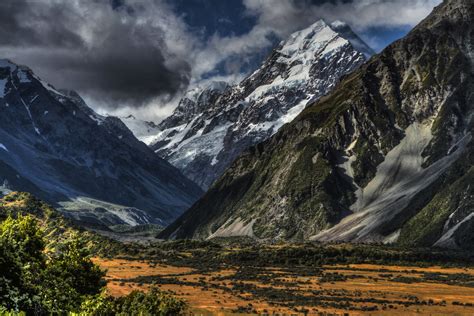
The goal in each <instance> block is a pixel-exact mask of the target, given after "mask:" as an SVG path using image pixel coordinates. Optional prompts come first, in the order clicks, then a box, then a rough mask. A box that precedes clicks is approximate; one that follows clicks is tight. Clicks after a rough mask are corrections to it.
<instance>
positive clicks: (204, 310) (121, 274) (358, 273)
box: [95, 249, 474, 316]
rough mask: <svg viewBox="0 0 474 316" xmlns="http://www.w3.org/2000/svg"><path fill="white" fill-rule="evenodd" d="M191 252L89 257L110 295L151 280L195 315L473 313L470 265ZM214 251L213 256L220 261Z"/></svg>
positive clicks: (473, 283)
mask: <svg viewBox="0 0 474 316" xmlns="http://www.w3.org/2000/svg"><path fill="white" fill-rule="evenodd" d="M232 251H234V250H233V249H225V250H222V252H232ZM210 254H212V255H215V253H214V254H213V253H212V252H211V253H210ZM193 255H194V254H193V251H190V252H187V251H185V250H183V251H181V252H180V254H179V255H178V256H177V257H180V258H181V259H180V260H177V261H176V262H173V260H170V259H169V257H167V258H164V259H159V260H156V259H152V258H140V259H136V258H121V259H118V258H108V259H105V258H96V259H95V261H96V263H98V264H99V265H100V266H101V267H102V268H104V269H107V280H108V286H107V288H108V291H109V293H110V294H111V295H114V296H121V295H125V294H128V293H129V292H131V291H132V290H133V289H147V288H148V287H150V286H151V285H152V284H156V285H158V286H159V288H160V289H163V290H168V291H172V292H174V293H175V295H177V296H178V297H181V298H184V299H185V300H186V301H187V302H188V304H189V306H190V309H191V310H192V311H193V312H194V314H195V315H206V316H207V315H222V316H224V315H225V316H229V315H236V314H240V315H242V314H243V315H253V314H261V315H266V314H268V315H319V314H320V313H330V314H336V315H344V314H350V315H359V314H377V315H411V314H420V313H421V314H443V315H445V314H459V315H473V314H474V268H473V267H469V268H465V267H456V266H449V267H448V266H446V267H441V266H439V265H438V266H431V265H420V264H416V265H409V264H407V265H386V264H367V263H347V264H337V263H334V264H323V265H318V266H310V265H306V264H304V263H303V264H301V265H299V264H295V265H291V264H290V265H275V266H271V265H267V264H261V265H260V264H258V262H257V261H255V264H248V262H247V264H240V262H236V264H235V265H233V264H222V263H219V264H214V263H209V264H208V263H206V262H197V261H193V260H190V261H187V260H183V258H184V259H185V258H186V256H188V257H192V256H193ZM217 258H218V256H216V262H217V261H220V259H217ZM209 262H213V261H212V260H211V261H209Z"/></svg>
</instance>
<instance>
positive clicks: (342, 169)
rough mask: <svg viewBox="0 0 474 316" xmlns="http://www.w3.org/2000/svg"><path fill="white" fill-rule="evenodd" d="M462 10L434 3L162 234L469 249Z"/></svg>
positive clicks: (462, 2) (468, 5)
mask: <svg viewBox="0 0 474 316" xmlns="http://www.w3.org/2000/svg"><path fill="white" fill-rule="evenodd" d="M473 13H474V2H472V1H467V0H450V1H445V2H444V3H443V4H442V5H440V6H438V7H437V8H436V9H435V10H434V11H433V13H432V14H431V15H430V16H429V17H427V18H426V19H425V20H424V21H422V22H421V23H420V24H419V25H418V26H417V27H416V28H414V29H413V30H412V31H411V32H410V33H409V34H408V35H407V36H406V37H405V38H403V39H401V40H399V41H396V42H394V43H393V44H391V45H390V46H389V47H387V48H386V49H385V50H384V51H383V52H381V53H380V54H378V55H376V56H374V57H372V58H371V59H370V60H369V61H368V62H367V63H366V64H364V65H363V66H362V67H360V68H359V69H358V70H356V71H354V72H353V73H351V74H349V75H347V76H345V77H344V79H343V80H342V81H341V82H340V83H339V84H338V85H337V87H336V88H335V89H334V90H333V91H332V92H331V93H329V94H328V95H326V96H324V97H322V98H320V99H319V100H318V101H315V102H312V103H311V104H310V105H308V106H307V107H306V108H305V109H304V110H303V112H302V113H301V114H300V115H298V116H297V117H296V118H295V119H294V120H293V121H292V122H291V123H289V124H287V125H285V126H284V127H283V128H281V129H280V130H279V132H278V133H276V134H275V135H274V136H272V137H271V138H270V139H268V140H267V141H265V142H263V143H260V144H258V145H257V146H254V147H251V148H250V149H249V150H248V151H246V152H244V153H243V154H242V155H241V156H240V157H239V158H238V159H236V160H235V162H234V163H233V164H232V165H231V166H230V168H228V169H227V171H226V172H225V174H224V175H223V176H222V177H221V178H220V179H219V180H217V181H216V183H215V184H214V185H213V186H212V187H211V188H210V190H209V191H208V192H207V193H206V194H205V195H204V197H203V198H201V199H200V200H199V201H198V202H197V203H195V204H194V205H193V207H192V208H191V209H190V210H188V211H187V212H186V213H185V214H184V215H183V216H182V217H181V218H180V219H178V220H177V221H176V222H175V223H174V224H172V225H170V226H169V227H168V228H167V229H166V230H165V231H164V232H163V233H162V235H161V236H162V237H171V238H184V237H186V238H189V237H194V238H196V237H197V238H212V237H219V236H221V237H222V236H242V235H245V236H252V237H254V238H259V239H283V240H307V239H312V240H318V241H322V242H333V241H351V242H384V243H399V244H402V245H410V246H413V245H416V246H443V247H454V248H463V249H471V250H472V249H473V247H474V246H473V245H474V229H473V227H474V215H473V210H474V185H473V183H474V142H473V133H474V92H473V91H474V70H473V67H472V65H473V62H474V58H473V55H472V47H473V46H472V42H473V38H474V23H473V22H474V14H473Z"/></svg>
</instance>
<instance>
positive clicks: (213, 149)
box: [147, 20, 371, 189]
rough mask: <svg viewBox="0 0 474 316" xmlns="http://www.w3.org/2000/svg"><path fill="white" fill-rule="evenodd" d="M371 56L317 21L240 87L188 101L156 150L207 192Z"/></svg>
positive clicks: (165, 127)
mask: <svg viewBox="0 0 474 316" xmlns="http://www.w3.org/2000/svg"><path fill="white" fill-rule="evenodd" d="M335 29H338V30H341V33H339V32H338V31H335ZM341 34H346V35H347V38H346V37H344V36H343V35H341ZM353 45H356V46H357V47H359V48H360V50H361V51H359V50H358V49H357V48H354V47H355V46H353ZM370 53H371V50H370V48H368V47H367V45H365V44H364V43H363V42H362V41H361V40H360V39H359V38H358V37H357V36H356V35H355V34H354V33H353V32H352V31H351V30H350V28H349V27H348V26H347V25H345V24H343V23H342V22H337V23H336V22H335V23H333V24H326V23H325V22H324V21H322V20H321V21H318V22H316V23H314V24H313V25H311V26H310V27H308V28H306V29H304V30H301V31H298V32H296V33H294V34H292V35H291V36H290V37H289V38H288V39H287V40H286V41H284V42H282V43H280V45H279V46H278V47H277V48H276V49H275V50H273V52H272V53H271V54H270V56H269V57H268V58H267V59H266V60H265V62H264V63H263V64H262V65H261V67H260V68H259V69H257V70H256V71H255V72H253V73H252V74H251V75H250V76H248V77H247V78H245V79H244V80H243V81H242V82H241V83H240V84H238V85H235V86H232V87H229V86H227V85H225V84H222V83H214V84H212V85H211V86H210V87H208V88H206V89H204V90H203V91H201V92H195V93H194V95H193V94H191V95H190V96H188V97H186V98H184V99H183V100H182V101H181V103H180V104H179V106H178V108H177V109H176V110H175V112H174V113H173V114H172V115H171V116H170V117H169V118H167V119H166V120H165V121H163V122H162V123H161V124H160V128H161V131H160V133H159V134H158V136H157V137H156V138H155V140H153V141H151V147H152V148H153V149H154V150H156V152H157V153H158V154H159V155H160V156H161V157H162V158H164V159H166V160H167V161H169V162H171V163H172V164H173V165H174V166H176V167H177V168H179V169H180V170H182V171H183V173H184V174H185V175H186V176H188V177H189V178H190V179H191V180H193V181H195V182H196V183H198V184H199V185H200V186H201V187H202V188H205V189H206V188H208V187H209V186H210V185H211V184H212V183H213V182H214V181H215V180H216V179H217V178H218V177H219V176H220V175H222V173H223V172H224V171H225V169H226V168H227V167H228V166H229V165H230V164H231V163H232V162H233V161H234V160H235V159H236V158H237V157H238V155H239V154H240V153H242V151H244V150H245V149H247V148H249V147H250V146H252V145H255V144H257V143H259V142H261V141H263V140H265V139H267V138H269V137H270V136H271V135H273V134H275V133H276V132H277V131H278V129H279V128H280V127H281V126H283V124H285V123H288V122H290V121H291V120H292V119H293V118H295V117H296V116H297V115H298V114H299V113H300V112H301V111H302V110H303V109H304V107H305V106H306V104H307V103H308V102H309V101H310V100H315V99H318V98H320V97H321V96H323V95H325V94H326V93H328V92H329V91H330V90H331V89H332V88H334V86H335V84H336V83H337V82H338V81H339V79H340V78H341V77H342V76H344V75H346V74H347V73H350V72H351V71H353V70H354V69H356V68H357V67H359V66H360V65H361V64H362V63H363V62H364V61H365V60H366V55H367V54H370ZM147 139H150V138H147Z"/></svg>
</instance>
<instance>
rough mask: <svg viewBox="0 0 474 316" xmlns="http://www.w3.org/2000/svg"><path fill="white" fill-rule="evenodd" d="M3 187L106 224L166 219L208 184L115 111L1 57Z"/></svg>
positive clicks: (83, 219)
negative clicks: (104, 112) (160, 152)
mask: <svg viewBox="0 0 474 316" xmlns="http://www.w3.org/2000/svg"><path fill="white" fill-rule="evenodd" d="M0 92H1V93H0V191H2V192H8V191H13V190H15V191H27V192H31V193H33V194H35V195H36V196H38V197H40V198H42V199H43V200H45V201H48V202H49V203H51V204H53V205H54V206H56V207H58V208H60V209H61V210H62V211H63V212H64V213H65V214H67V215H68V216H70V217H71V218H73V219H75V220H78V221H80V222H81V223H86V224H87V225H99V226H101V227H107V226H109V225H114V224H130V225H136V224H145V223H157V224H162V225H165V224H167V223H169V222H170V221H172V220H173V219H174V218H175V217H177V216H178V215H179V214H180V213H181V212H182V211H184V209H186V208H187V207H188V206H189V205H191V204H192V203H193V202H194V201H195V199H196V198H197V197H198V196H199V195H200V194H201V193H202V191H201V190H200V189H199V187H197V186H196V185H195V184H194V183H192V182H191V181H189V180H188V179H186V178H185V177H184V176H183V175H182V174H181V173H180V172H179V170H177V169H176V168H174V167H173V166H171V165H170V164H169V163H167V162H166V161H164V160H162V159H160V158H159V157H157V155H156V154H155V153H154V152H153V151H152V150H151V149H150V148H148V147H147V146H146V145H145V144H143V143H142V142H140V141H138V140H137V139H136V138H135V136H134V135H133V134H132V132H131V131H130V130H129V129H128V128H127V127H126V126H125V125H124V124H123V123H122V122H121V121H120V120H119V119H118V118H115V117H104V116H101V115H99V114H97V113H95V111H93V110H92V109H91V108H89V107H88V106H87V104H86V103H85V102H84V100H83V99H82V98H81V97H80V96H79V95H78V94H77V93H75V92H72V91H59V90H56V89H55V88H54V87H52V86H51V85H49V84H48V83H46V82H45V81H42V80H41V79H40V78H39V77H37V76H36V75H35V74H34V73H33V72H32V71H31V70H30V69H29V68H27V67H23V66H17V65H16V64H14V63H13V62H11V61H7V60H0Z"/></svg>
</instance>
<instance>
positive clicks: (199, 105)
mask: <svg viewBox="0 0 474 316" xmlns="http://www.w3.org/2000/svg"><path fill="white" fill-rule="evenodd" d="M229 87H230V86H229V85H228V84H227V83H226V82H223V81H213V82H211V83H209V84H207V85H206V87H205V88H201V87H199V86H197V87H195V88H193V89H191V90H189V91H188V92H187V93H186V95H185V96H184V97H183V98H182V99H181V100H180V102H179V104H178V107H177V108H176V109H175V110H174V112H173V114H172V115H171V116H169V117H167V118H166V119H164V120H163V121H162V122H161V123H160V124H159V127H160V128H161V129H162V130H165V129H167V128H173V127H176V126H178V125H182V124H187V123H189V122H190V121H191V120H192V119H193V118H194V117H196V116H197V115H199V114H201V113H202V112H203V111H204V110H206V108H207V107H208V106H210V105H211V104H213V103H214V102H215V101H216V99H217V98H218V97H219V96H220V95H221V94H222V93H223V92H224V91H225V90H226V89H227V88H229Z"/></svg>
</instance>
